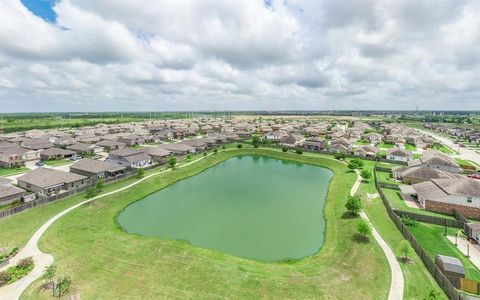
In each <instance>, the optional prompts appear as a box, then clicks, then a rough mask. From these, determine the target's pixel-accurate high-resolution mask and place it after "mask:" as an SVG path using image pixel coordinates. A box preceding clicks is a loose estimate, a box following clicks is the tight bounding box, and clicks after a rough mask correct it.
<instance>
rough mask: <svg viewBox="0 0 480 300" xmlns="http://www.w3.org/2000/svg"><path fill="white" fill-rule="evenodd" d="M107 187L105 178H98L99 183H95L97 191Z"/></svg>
mask: <svg viewBox="0 0 480 300" xmlns="http://www.w3.org/2000/svg"><path fill="white" fill-rule="evenodd" d="M104 187H105V178H103V177H100V179H98V181H97V184H96V185H95V188H96V189H97V192H101V191H103V188H104Z"/></svg>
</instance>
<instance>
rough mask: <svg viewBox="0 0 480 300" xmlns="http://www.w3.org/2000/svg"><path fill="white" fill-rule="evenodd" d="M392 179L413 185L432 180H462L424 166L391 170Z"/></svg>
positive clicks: (458, 175) (455, 174) (453, 175)
mask: <svg viewBox="0 0 480 300" xmlns="http://www.w3.org/2000/svg"><path fill="white" fill-rule="evenodd" d="M392 175H393V178H395V179H397V180H400V181H402V182H403V183H405V184H415V183H420V182H424V181H429V180H432V179H455V178H464V176H462V175H460V174H457V173H450V172H446V171H443V170H439V169H435V168H429V167H426V166H421V165H420V166H415V167H397V168H394V169H392Z"/></svg>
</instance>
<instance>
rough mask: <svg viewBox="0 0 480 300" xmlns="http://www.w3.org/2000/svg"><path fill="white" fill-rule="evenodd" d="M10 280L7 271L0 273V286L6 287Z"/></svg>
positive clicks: (10, 276) (10, 277)
mask: <svg viewBox="0 0 480 300" xmlns="http://www.w3.org/2000/svg"><path fill="white" fill-rule="evenodd" d="M10 280H12V275H10V274H9V273H8V272H7V271H1V272H0V286H3V285H6V284H7V283H9V282H10Z"/></svg>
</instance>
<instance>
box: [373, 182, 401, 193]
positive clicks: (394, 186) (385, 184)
mask: <svg viewBox="0 0 480 300" xmlns="http://www.w3.org/2000/svg"><path fill="white" fill-rule="evenodd" d="M378 185H379V186H380V187H383V188H387V189H392V190H397V191H399V190H400V187H399V186H398V184H393V183H388V182H379V183H378Z"/></svg>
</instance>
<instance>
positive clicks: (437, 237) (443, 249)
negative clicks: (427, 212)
mask: <svg viewBox="0 0 480 300" xmlns="http://www.w3.org/2000/svg"><path fill="white" fill-rule="evenodd" d="M409 229H410V231H411V232H412V234H413V235H414V236H415V238H416V239H417V241H418V242H419V243H420V244H421V245H422V247H423V249H425V251H426V252H427V253H428V255H429V256H430V257H431V258H432V259H435V255H437V254H441V255H448V256H453V257H457V258H458V259H460V260H461V261H462V263H463V266H464V268H465V272H466V277H467V278H469V279H474V280H477V281H480V270H479V269H478V268H477V267H475V265H473V264H472V263H471V262H470V260H468V259H467V258H466V257H465V255H463V253H461V252H460V251H459V250H458V249H457V248H456V247H455V245H453V244H452V242H450V241H449V240H447V239H446V238H445V236H444V233H445V227H443V226H440V225H434V224H428V223H422V222H418V225H417V226H416V227H409ZM459 231H460V229H458V228H450V227H448V228H447V233H448V235H451V236H455V233H456V232H459Z"/></svg>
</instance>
